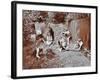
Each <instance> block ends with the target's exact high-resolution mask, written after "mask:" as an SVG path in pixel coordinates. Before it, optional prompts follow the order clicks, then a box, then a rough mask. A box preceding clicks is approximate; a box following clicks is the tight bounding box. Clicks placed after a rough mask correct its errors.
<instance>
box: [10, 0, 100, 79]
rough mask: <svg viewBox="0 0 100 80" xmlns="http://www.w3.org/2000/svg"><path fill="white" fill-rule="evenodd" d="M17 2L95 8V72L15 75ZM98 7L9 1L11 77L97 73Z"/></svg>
mask: <svg viewBox="0 0 100 80" xmlns="http://www.w3.org/2000/svg"><path fill="white" fill-rule="evenodd" d="M17 4H28V5H29V4H31V5H48V6H62V7H79V8H92V9H95V10H96V15H95V18H96V22H95V23H96V31H95V32H96V36H95V37H96V38H95V39H96V43H95V45H96V65H95V66H96V69H95V70H96V71H95V72H83V73H64V74H50V75H37V76H34V75H33V76H20V77H19V76H17V34H16V33H17ZM97 44H98V7H97V6H88V5H72V4H57V3H41V2H26V1H25V2H24V1H12V2H11V78H13V79H22V78H38V77H55V76H67V75H70V76H71V75H85V74H97V73H98V45H97Z"/></svg>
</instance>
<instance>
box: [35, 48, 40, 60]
mask: <svg viewBox="0 0 100 80" xmlns="http://www.w3.org/2000/svg"><path fill="white" fill-rule="evenodd" d="M36 51H37V52H36V57H37V58H38V59H40V56H39V48H36Z"/></svg>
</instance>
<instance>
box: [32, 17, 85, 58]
mask: <svg viewBox="0 0 100 80" xmlns="http://www.w3.org/2000/svg"><path fill="white" fill-rule="evenodd" d="M61 34H62V37H61V38H60V39H59V40H57V41H56V42H57V43H58V47H59V49H58V50H59V51H62V50H69V45H70V42H71V39H72V36H71V32H70V31H69V30H66V31H65V32H62V33H61ZM54 38H55V35H54V31H53V29H52V28H51V27H50V25H49V23H46V21H45V22H44V21H43V18H42V16H40V17H39V18H38V20H37V22H35V34H31V40H32V41H33V42H34V43H35V46H36V57H37V58H38V59H39V58H40V56H39V54H40V49H43V51H44V52H45V51H46V49H47V46H51V45H52V44H53V43H54V41H55V39H54ZM76 44H77V45H75V48H77V50H81V48H82V46H83V42H82V40H81V39H78V40H77V42H76Z"/></svg>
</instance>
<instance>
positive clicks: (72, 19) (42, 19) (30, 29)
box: [23, 10, 91, 69]
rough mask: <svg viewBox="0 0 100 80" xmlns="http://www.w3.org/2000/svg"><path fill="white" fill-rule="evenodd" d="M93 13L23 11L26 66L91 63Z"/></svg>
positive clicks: (38, 66)
mask: <svg viewBox="0 0 100 80" xmlns="http://www.w3.org/2000/svg"><path fill="white" fill-rule="evenodd" d="M90 23H91V14H90V13H77V12H52V11H35V10H23V69H36V68H37V69H39V68H60V67H80V66H90V65H91V45H90V44H91V39H90V38H91V31H90V29H91V25H90Z"/></svg>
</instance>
